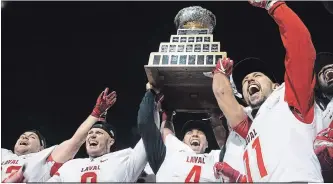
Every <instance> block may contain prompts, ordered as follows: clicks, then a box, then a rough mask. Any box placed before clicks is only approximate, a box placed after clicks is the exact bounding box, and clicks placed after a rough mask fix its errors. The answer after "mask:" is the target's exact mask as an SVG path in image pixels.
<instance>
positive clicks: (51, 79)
mask: <svg viewBox="0 0 333 184" xmlns="http://www.w3.org/2000/svg"><path fill="white" fill-rule="evenodd" d="M193 5H200V6H202V7H204V8H207V9H209V10H211V11H212V12H213V13H214V14H215V16H216V18H217V26H216V28H215V31H214V41H220V42H221V48H222V49H221V50H222V51H227V52H228V56H229V57H231V58H233V60H235V61H239V60H241V59H243V58H245V57H249V56H255V57H260V58H261V59H262V60H265V61H268V62H270V64H271V66H272V70H274V71H275V73H276V75H277V77H278V79H279V80H280V82H282V80H283V73H284V66H283V59H284V54H285V51H284V48H283V45H282V43H281V39H280V35H279V32H278V28H277V25H276V24H275V22H274V21H273V19H272V18H271V17H270V16H269V15H268V14H267V12H266V11H265V10H263V9H259V8H255V7H252V6H251V5H249V4H248V3H247V2H204V3H200V2H7V4H6V6H5V7H4V8H3V9H2V11H1V16H2V18H1V21H2V23H1V27H2V30H1V38H2V40H1V46H2V47H1V49H2V50H1V53H2V58H1V65H2V66H1V67H2V69H1V77H2V80H1V82H2V86H1V87H2V90H1V92H2V94H1V98H2V103H1V105H2V112H1V115H2V117H1V118H2V119H1V126H2V127H1V134H2V135H1V144H2V145H1V146H2V147H3V148H7V149H12V148H13V146H14V144H15V142H16V140H17V138H18V136H19V135H20V134H21V133H23V131H24V130H26V129H31V128H35V129H38V130H40V131H41V132H42V134H44V136H45V137H46V139H47V142H48V144H49V145H54V144H59V143H61V142H62V141H64V140H66V139H69V138H70V137H71V136H72V134H73V133H74V132H75V130H76V129H77V128H78V126H79V125H80V124H81V123H82V122H83V121H84V120H85V118H86V117H87V116H88V115H89V114H90V112H91V111H92V108H93V106H94V104H95V101H96V98H97V96H98V95H99V93H100V92H101V91H102V90H103V89H104V88H105V87H110V88H111V89H114V90H116V91H117V94H118V99H117V103H116V104H115V105H114V106H113V107H112V109H110V110H109V113H108V121H109V122H110V123H112V124H113V125H114V126H115V127H116V130H117V135H118V138H117V148H118V149H122V148H126V147H129V146H134V145H135V143H136V141H137V140H138V139H139V137H138V135H136V134H135V127H136V118H137V111H138V107H139V103H140V101H141V98H142V97H143V95H144V93H145V84H146V82H147V80H146V74H145V72H144V68H143V66H144V65H145V64H147V63H148V58H149V54H150V52H156V51H158V47H159V44H160V42H168V41H169V39H170V36H171V35H172V34H176V28H175V26H174V24H173V19H174V17H175V15H176V14H177V12H178V11H179V10H180V9H182V8H184V7H187V6H193ZM288 5H289V6H290V7H291V8H292V9H293V10H294V11H295V12H296V13H297V14H298V15H299V17H300V18H301V19H302V20H303V21H304V23H305V24H306V25H307V27H308V29H309V30H310V32H311V35H312V39H313V42H314V44H315V47H316V49H317V52H320V51H330V52H332V51H333V47H332V41H333V36H332V33H333V15H332V14H329V13H328V12H327V11H326V10H325V8H324V6H323V5H322V3H321V2H288ZM190 118H191V119H193V118H195V117H193V115H191V114H190V115H184V114H183V115H182V114H180V115H178V116H177V119H176V130H178V131H179V128H180V127H181V125H182V124H183V123H184V121H185V120H186V119H190ZM216 146H217V145H216V143H215V142H213V144H211V147H212V148H216ZM77 156H78V157H83V156H85V150H84V149H81V150H80V152H79V154H78V155H77Z"/></svg>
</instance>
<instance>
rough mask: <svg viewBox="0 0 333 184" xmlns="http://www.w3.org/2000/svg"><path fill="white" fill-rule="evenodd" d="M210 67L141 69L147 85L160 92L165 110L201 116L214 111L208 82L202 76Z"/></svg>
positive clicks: (215, 105)
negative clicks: (166, 105)
mask: <svg viewBox="0 0 333 184" xmlns="http://www.w3.org/2000/svg"><path fill="white" fill-rule="evenodd" d="M213 69H214V66H200V67H198V66H151V65H145V71H146V74H147V78H148V81H149V82H150V83H151V84H153V85H154V86H157V87H158V88H161V89H162V91H163V94H164V96H165V100H166V101H167V104H168V106H170V108H172V109H173V110H175V111H176V112H187V113H205V112H208V111H209V110H210V109H214V108H218V105H217V102H216V99H215V97H214V94H213V90H212V79H211V78H209V77H206V76H205V75H204V74H203V73H204V72H209V71H212V70H213Z"/></svg>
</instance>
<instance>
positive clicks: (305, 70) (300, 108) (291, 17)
mask: <svg viewBox="0 0 333 184" xmlns="http://www.w3.org/2000/svg"><path fill="white" fill-rule="evenodd" d="M270 14H271V16H272V17H273V18H274V20H275V22H276V23H277V24H278V26H279V30H280V35H281V38H282V42H283V45H284V47H285V49H286V56H285V61H284V63H285V68H286V72H285V76H284V81H285V85H286V91H285V101H286V102H287V103H288V104H289V106H290V107H292V109H293V111H295V112H294V114H295V116H296V118H297V119H299V120H301V121H302V122H304V123H311V122H312V120H313V117H314V86H315V82H316V77H315V75H314V62H315V58H316V51H315V48H314V46H313V43H312V40H311V35H310V33H309V31H308V29H307V28H306V26H305V25H304V23H303V22H302V21H301V19H300V18H299V17H298V16H297V15H296V14H295V13H294V12H293V11H292V10H291V9H290V8H289V7H288V6H287V5H286V4H285V3H283V2H277V3H276V5H274V6H273V7H272V8H271V10H270Z"/></svg>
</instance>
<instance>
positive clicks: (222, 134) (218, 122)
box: [210, 112, 228, 148]
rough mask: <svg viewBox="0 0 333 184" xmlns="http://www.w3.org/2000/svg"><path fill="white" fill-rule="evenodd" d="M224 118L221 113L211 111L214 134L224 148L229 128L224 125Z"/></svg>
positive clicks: (220, 146)
mask: <svg viewBox="0 0 333 184" xmlns="http://www.w3.org/2000/svg"><path fill="white" fill-rule="evenodd" d="M222 121H223V119H222V118H220V115H219V114H218V113H216V112H212V113H210V125H211V127H212V129H213V132H214V136H215V139H216V142H217V144H218V145H219V148H222V147H223V146H224V145H225V142H226V139H227V136H228V135H227V130H226V129H225V127H224V126H223V122H222Z"/></svg>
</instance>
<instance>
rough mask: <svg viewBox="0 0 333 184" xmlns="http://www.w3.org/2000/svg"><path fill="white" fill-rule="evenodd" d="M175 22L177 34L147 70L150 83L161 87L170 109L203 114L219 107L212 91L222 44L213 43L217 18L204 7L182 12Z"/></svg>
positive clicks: (154, 55)
mask: <svg viewBox="0 0 333 184" xmlns="http://www.w3.org/2000/svg"><path fill="white" fill-rule="evenodd" d="M174 23H175V25H176V28H177V35H171V38H170V42H162V43H160V47H159V51H158V52H152V53H151V54H150V57H149V62H148V65H145V66H144V67H145V71H146V74H147V78H148V81H149V82H150V83H151V84H153V85H155V86H157V87H159V88H161V89H162V92H163V94H164V95H165V97H166V99H167V100H168V101H167V103H168V106H170V107H172V109H173V110H175V111H176V112H189V113H203V112H207V111H208V110H210V109H213V108H217V107H218V106H217V102H216V99H215V97H214V94H213V91H212V78H209V77H207V76H206V75H207V74H206V73H207V72H211V71H212V70H213V69H214V67H215V65H216V62H217V60H218V59H219V58H224V57H226V56H227V53H226V52H221V51H220V42H214V41H213V34H212V33H213V30H214V27H215V25H216V18H215V15H214V14H213V13H212V12H211V11H209V10H207V9H204V8H202V7H200V6H192V7H187V8H184V9H182V10H180V11H179V12H178V14H177V15H176V17H175V20H174Z"/></svg>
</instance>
